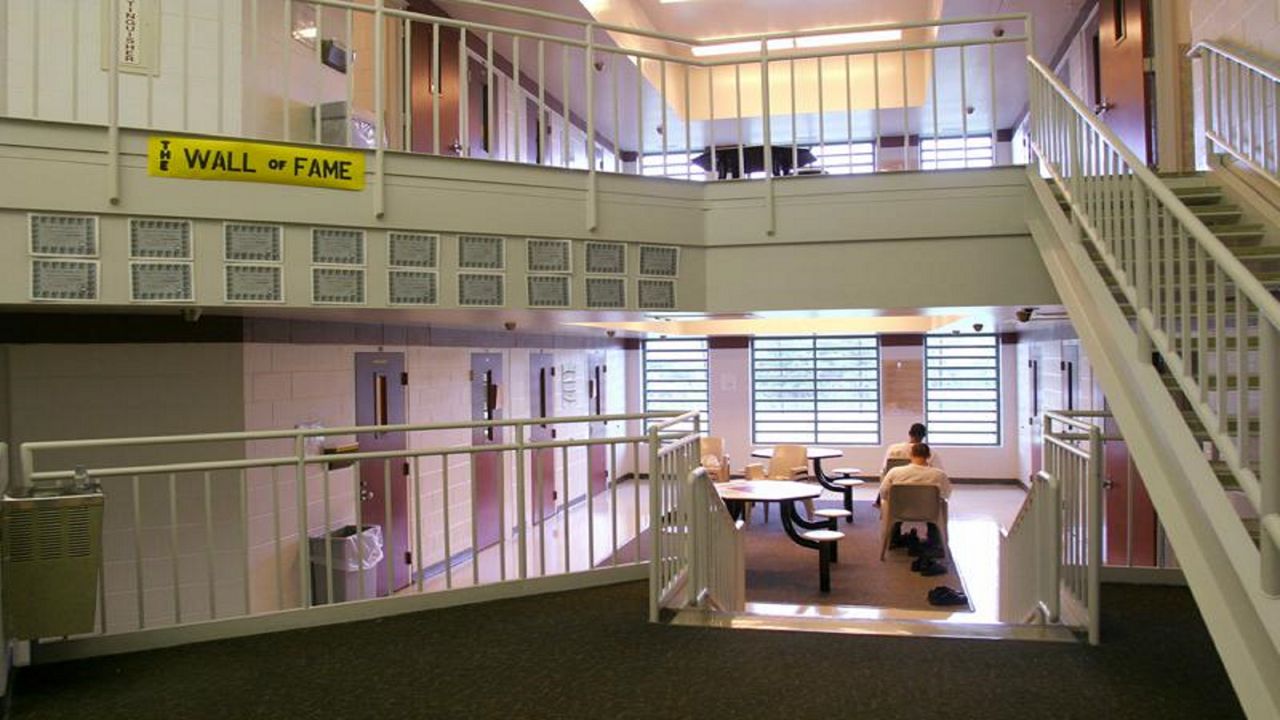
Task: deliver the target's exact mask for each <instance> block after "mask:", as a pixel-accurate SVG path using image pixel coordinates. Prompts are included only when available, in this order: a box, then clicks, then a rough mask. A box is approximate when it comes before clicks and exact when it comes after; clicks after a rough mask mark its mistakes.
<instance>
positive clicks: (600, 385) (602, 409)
mask: <svg viewBox="0 0 1280 720" xmlns="http://www.w3.org/2000/svg"><path fill="white" fill-rule="evenodd" d="M608 372H609V368H608V366H606V365H605V362H604V353H599V352H593V353H591V354H589V355H588V356H587V402H588V403H589V408H588V414H589V415H604V414H606V412H607V410H606V405H605V390H604V388H605V384H606V381H607V378H606V374H607V373H608ZM588 434H589V436H590V437H593V438H600V437H606V436H608V434H609V428H608V425H607V423H604V422H592V423H591V424H590V425H589V426H588ZM608 455H609V453H608V447H607V446H605V445H588V446H587V489H588V491H589V492H590V493H591V494H592V495H597V494H599V493H602V492H604V491H605V489H606V488H608V487H609V464H608V463H609V457H608Z"/></svg>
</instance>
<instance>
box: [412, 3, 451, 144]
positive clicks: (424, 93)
mask: <svg viewBox="0 0 1280 720" xmlns="http://www.w3.org/2000/svg"><path fill="white" fill-rule="evenodd" d="M431 42H432V29H431V26H430V25H427V24H424V23H413V24H412V31H411V35H410V44H409V62H410V70H409V72H410V78H411V82H410V83H409V92H410V103H411V105H412V110H413V113H412V117H413V151H414V152H420V153H429V152H432V150H433V144H434V142H435V139H434V136H433V134H432V123H433V122H434V121H435V116H434V114H433V110H432V102H433V90H434V88H433V83H434V82H435V80H436V78H435V76H434V75H433V73H432V69H431V60H432V51H431ZM438 57H439V60H440V70H439V81H440V97H439V99H438V101H437V102H439V104H440V108H439V115H440V154H441V155H459V154H461V147H462V146H461V144H460V143H461V138H462V132H461V131H460V130H459V129H458V97H459V95H458V30H457V29H456V28H448V27H441V28H440V52H439V56H438Z"/></svg>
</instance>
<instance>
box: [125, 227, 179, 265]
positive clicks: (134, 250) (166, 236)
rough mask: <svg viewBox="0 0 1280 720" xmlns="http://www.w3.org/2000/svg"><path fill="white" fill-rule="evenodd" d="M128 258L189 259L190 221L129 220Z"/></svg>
mask: <svg viewBox="0 0 1280 720" xmlns="http://www.w3.org/2000/svg"><path fill="white" fill-rule="evenodd" d="M129 257H132V258H166V259H170V260H190V259H191V221H190V220H163V219H159V218H129Z"/></svg>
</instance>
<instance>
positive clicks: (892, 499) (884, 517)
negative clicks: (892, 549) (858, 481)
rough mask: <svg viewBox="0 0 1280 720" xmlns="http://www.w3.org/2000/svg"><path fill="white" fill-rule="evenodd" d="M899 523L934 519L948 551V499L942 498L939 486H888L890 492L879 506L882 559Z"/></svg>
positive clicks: (944, 548) (944, 547)
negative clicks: (895, 524)
mask: <svg viewBox="0 0 1280 720" xmlns="http://www.w3.org/2000/svg"><path fill="white" fill-rule="evenodd" d="M896 522H931V523H933V524H934V525H937V526H938V530H939V532H941V533H942V548H943V550H944V551H947V549H948V545H947V501H946V500H944V499H943V498H942V492H941V491H940V490H939V489H938V486H937V485H890V486H889V495H888V497H886V498H885V500H884V503H883V506H882V507H881V508H880V559H881V560H884V554H885V552H886V551H888V549H889V540H890V536H891V535H892V534H893V524H894V523H896ZM947 554H948V555H949V554H950V552H948V553H947Z"/></svg>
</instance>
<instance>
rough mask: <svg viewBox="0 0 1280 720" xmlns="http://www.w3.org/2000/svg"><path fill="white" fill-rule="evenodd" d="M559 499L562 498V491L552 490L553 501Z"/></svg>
mask: <svg viewBox="0 0 1280 720" xmlns="http://www.w3.org/2000/svg"><path fill="white" fill-rule="evenodd" d="M559 499H560V491H559V490H552V491H551V502H555V501H556V500H559Z"/></svg>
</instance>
